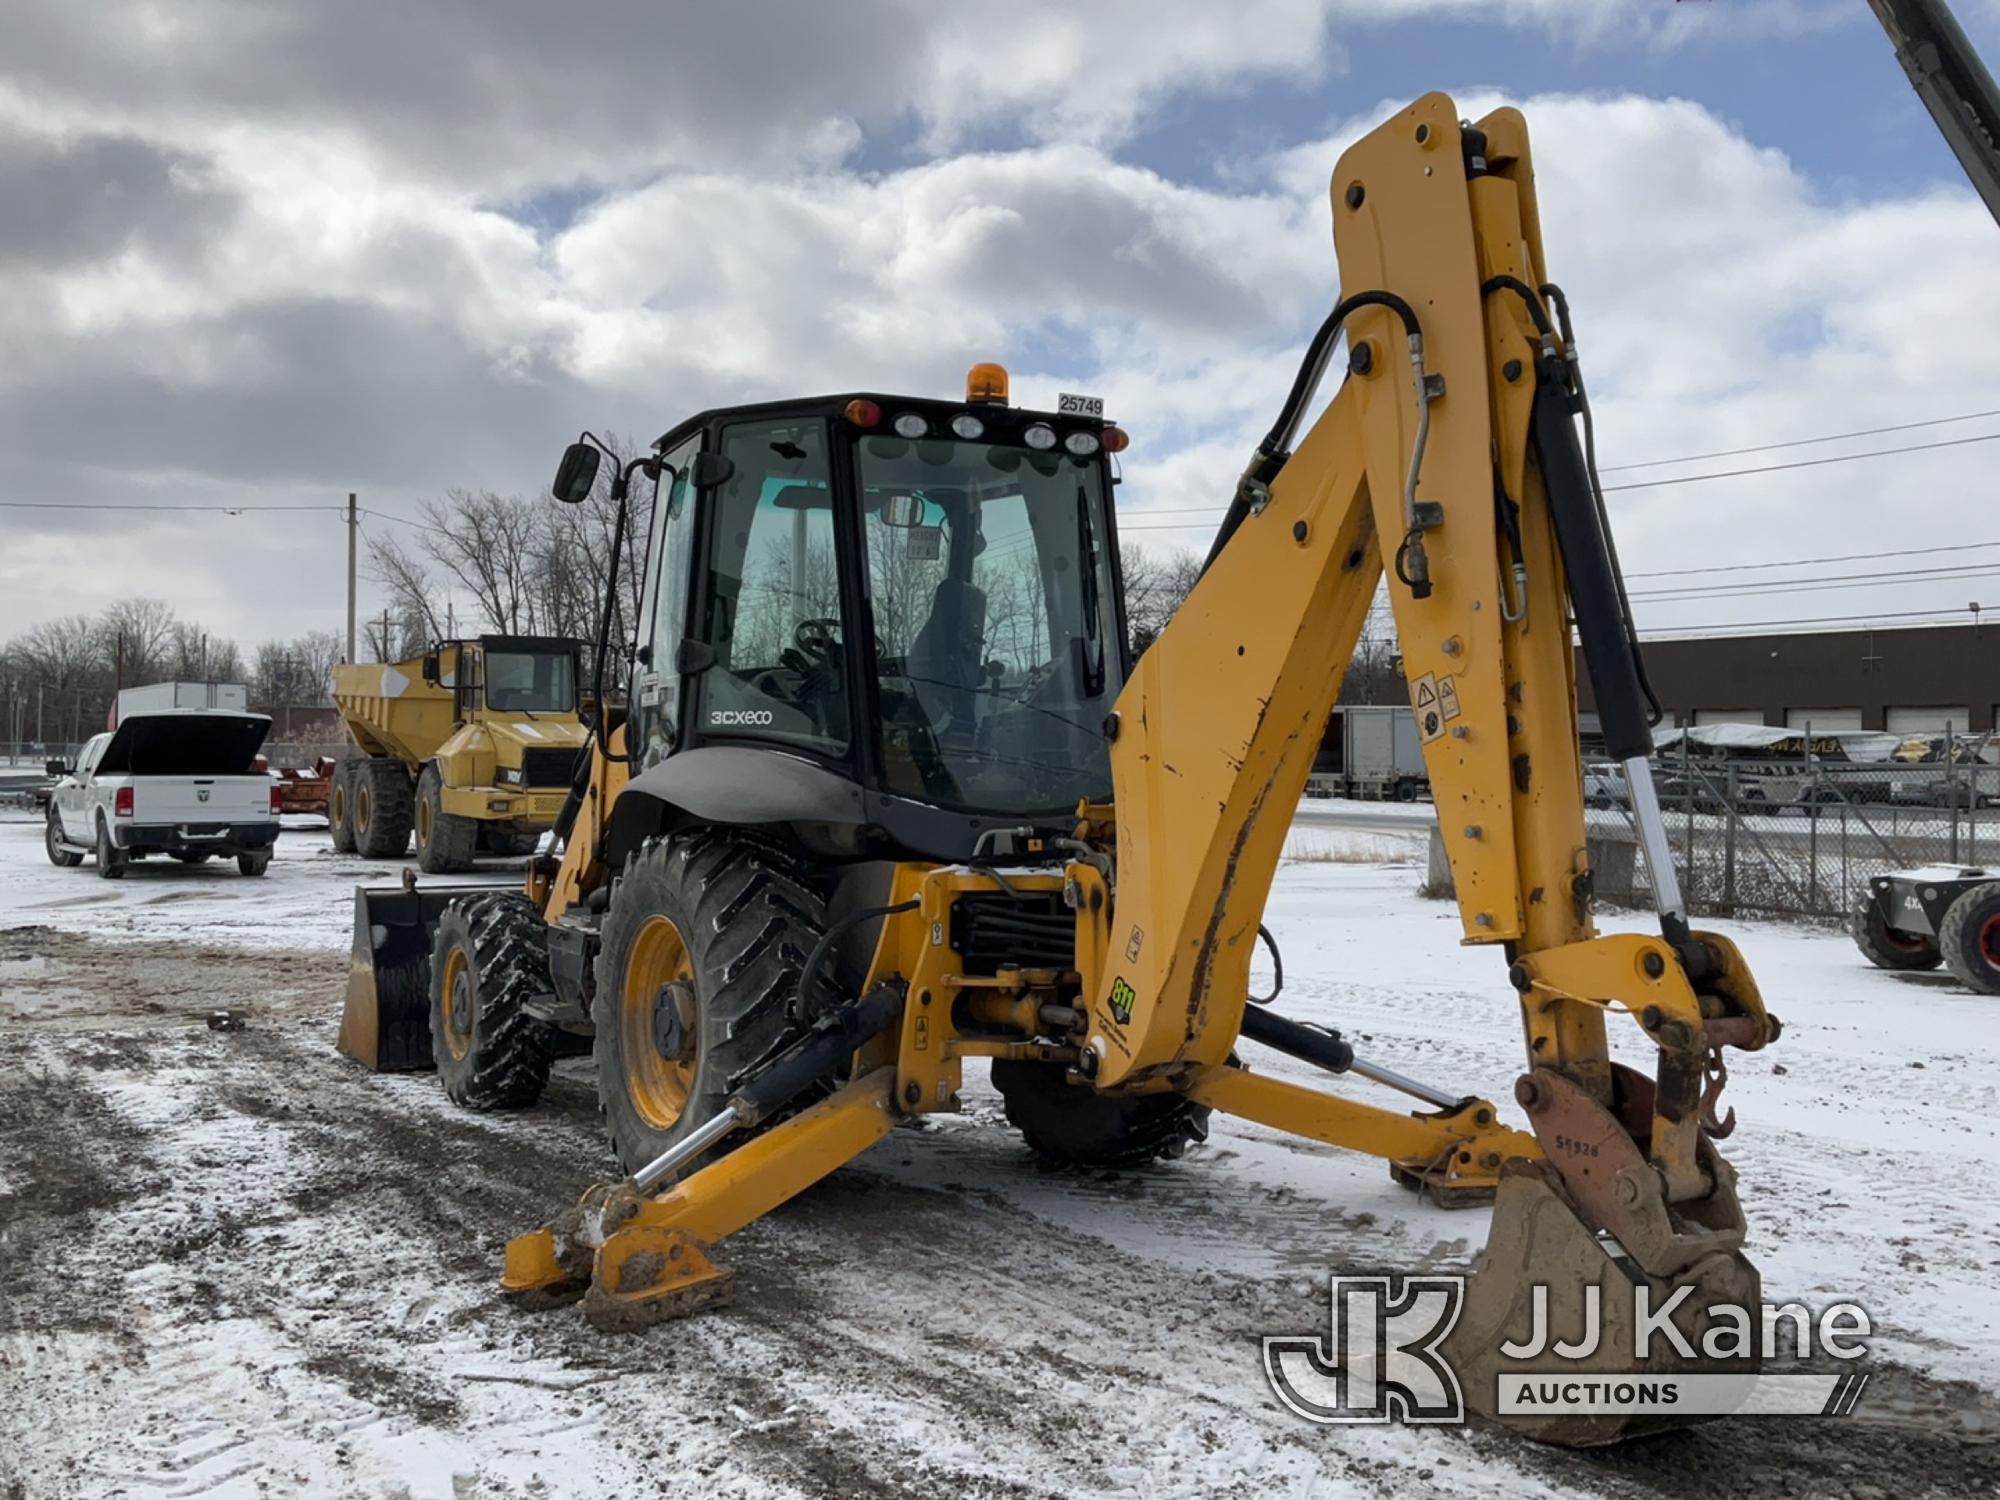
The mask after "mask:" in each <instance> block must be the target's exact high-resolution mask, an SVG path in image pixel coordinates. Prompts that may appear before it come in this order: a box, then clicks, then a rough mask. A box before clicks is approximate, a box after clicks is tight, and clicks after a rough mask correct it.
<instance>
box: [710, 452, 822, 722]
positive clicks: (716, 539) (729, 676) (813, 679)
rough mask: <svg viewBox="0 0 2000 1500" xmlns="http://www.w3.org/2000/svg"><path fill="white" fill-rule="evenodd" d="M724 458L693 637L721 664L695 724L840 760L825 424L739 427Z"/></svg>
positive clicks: (714, 671) (712, 675)
mask: <svg viewBox="0 0 2000 1500" xmlns="http://www.w3.org/2000/svg"><path fill="white" fill-rule="evenodd" d="M721 451H722V453H723V455H724V456H725V457H726V458H728V459H730V460H731V462H732V463H733V464H734V465H735V468H734V472H733V473H732V474H731V476H730V478H729V479H728V480H727V481H726V482H725V483H724V484H723V485H722V486H721V487H720V488H718V489H717V490H715V491H714V492H713V494H712V497H711V499H710V501H709V504H710V506H711V512H710V514H711V518H712V519H711V521H710V525H709V556H708V558H707V560H706V561H707V566H706V570H705V577H704V586H703V590H702V597H703V599H704V600H705V601H706V602H705V605H704V608H703V618H702V621H701V630H700V634H701V639H702V640H704V641H705V642H707V644H708V645H709V646H711V647H712V648H714V651H715V657H716V660H715V664H714V665H713V666H712V667H710V668H709V669H708V670H707V671H706V672H704V673H703V674H702V675H701V677H700V678H699V679H697V680H698V682H699V684H700V687H699V695H700V697H699V703H698V707H697V722H698V723H699V724H700V726H701V729H702V732H703V733H704V734H706V735H710V736H727V735H743V736H749V737H755V738H759V739H773V740H779V741H783V742H785V743H788V744H792V745H797V746H800V747H802V748H808V749H813V750H819V751H823V752H827V753H833V754H838V753H841V752H844V751H845V750H846V748H847V744H848V710H847V702H848V699H847V694H848V673H847V662H846V658H845V655H844V653H845V650H846V645H845V642H846V639H847V626H846V621H845V618H844V615H843V612H842V609H841V602H840V570H839V565H838V562H837V560H836V556H835V548H834V513H833V489H832V484H831V481H830V475H829V470H828V467H827V439H826V428H825V424H824V423H822V422H820V421H818V420H817V419H813V420H798V419H793V420H788V421H778V422H769V421H764V422H756V423H743V424H739V425H737V426H735V427H730V428H726V429H724V431H723V435H722V444H721Z"/></svg>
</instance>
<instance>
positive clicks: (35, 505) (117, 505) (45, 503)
mask: <svg viewBox="0 0 2000 1500" xmlns="http://www.w3.org/2000/svg"><path fill="white" fill-rule="evenodd" d="M0 509H4V510H166V511H173V510H178V511H189V512H198V513H209V512H220V513H221V514H223V515H228V516H235V515H241V514H243V513H244V512H245V511H265V510H284V511H304V510H324V511H333V512H336V513H340V512H344V511H345V510H346V507H345V506H342V505H214V504H200V505H152V504H144V503H140V502H138V501H130V502H127V501H104V502H101V503H100V502H97V501H69V500H0Z"/></svg>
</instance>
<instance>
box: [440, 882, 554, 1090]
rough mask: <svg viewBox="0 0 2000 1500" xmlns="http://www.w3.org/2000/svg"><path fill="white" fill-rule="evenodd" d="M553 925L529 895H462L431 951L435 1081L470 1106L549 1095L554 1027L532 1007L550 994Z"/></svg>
mask: <svg viewBox="0 0 2000 1500" xmlns="http://www.w3.org/2000/svg"><path fill="white" fill-rule="evenodd" d="M552 988H553V984H552V981H551V980H550V978H549V937H548V928H547V927H546V926H545V925H544V924H543V922H542V914H541V913H540V912H539V911H537V910H536V909H535V904H534V903H533V902H532V901H530V900H529V899H528V898H527V897H526V896H521V895H516V894H514V893H513V892H511V891H508V892H499V893H492V894H487V895H481V896H461V897H460V898H459V899H458V900H456V901H454V902H452V903H451V904H450V905H449V906H447V907H446V908H445V909H444V914H443V915H442V916H441V917H440V918H439V919H438V930H437V938H436V940H435V942H434V944H433V946H432V948H431V1050H432V1052H433V1054H434V1055H435V1056H436V1058H437V1070H438V1081H439V1082H440V1083H442V1084H443V1085H444V1091H445V1094H446V1096H447V1097H448V1098H449V1099H450V1100H451V1101H452V1103H454V1104H457V1105H461V1106H462V1107H464V1108H466V1109H477V1110H489V1109H523V1108H526V1107H527V1106H528V1105H530V1104H533V1103H534V1102H535V1101H536V1100H537V1099H539V1098H541V1097H542V1090H543V1089H544V1088H546V1087H547V1086H548V1081H549V1065H550V1064H551V1063H552V1062H554V1061H555V1055H556V1031H555V1028H554V1027H552V1026H550V1025H549V1024H548V1022H546V1021H544V1020H542V1019H541V1018H540V1017H538V1016H533V1015H530V1014H529V1013H528V1010H527V1006H528V1004H529V1002H531V1001H532V1000H534V999H535V998H536V997H537V996H540V995H546V994H548V993H549V992H550V991H551V989H552Z"/></svg>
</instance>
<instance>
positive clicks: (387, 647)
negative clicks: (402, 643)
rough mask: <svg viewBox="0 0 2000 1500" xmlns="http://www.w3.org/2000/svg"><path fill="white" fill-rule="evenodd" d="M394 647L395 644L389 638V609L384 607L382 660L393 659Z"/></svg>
mask: <svg viewBox="0 0 2000 1500" xmlns="http://www.w3.org/2000/svg"><path fill="white" fill-rule="evenodd" d="M395 649H396V648H395V646H394V645H393V644H391V642H390V640H389V611H388V609H387V608H384V609H383V611H382V660H384V661H390V660H393V659H394V653H395Z"/></svg>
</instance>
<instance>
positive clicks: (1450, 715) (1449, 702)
mask: <svg viewBox="0 0 2000 1500" xmlns="http://www.w3.org/2000/svg"><path fill="white" fill-rule="evenodd" d="M1438 706H1439V707H1440V708H1442V709H1443V710H1444V721H1445V723H1447V724H1449V723H1450V722H1451V721H1452V720H1453V719H1455V718H1457V717H1458V679H1457V678H1456V677H1447V678H1445V680H1444V681H1443V682H1440V683H1439V684H1438Z"/></svg>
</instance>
